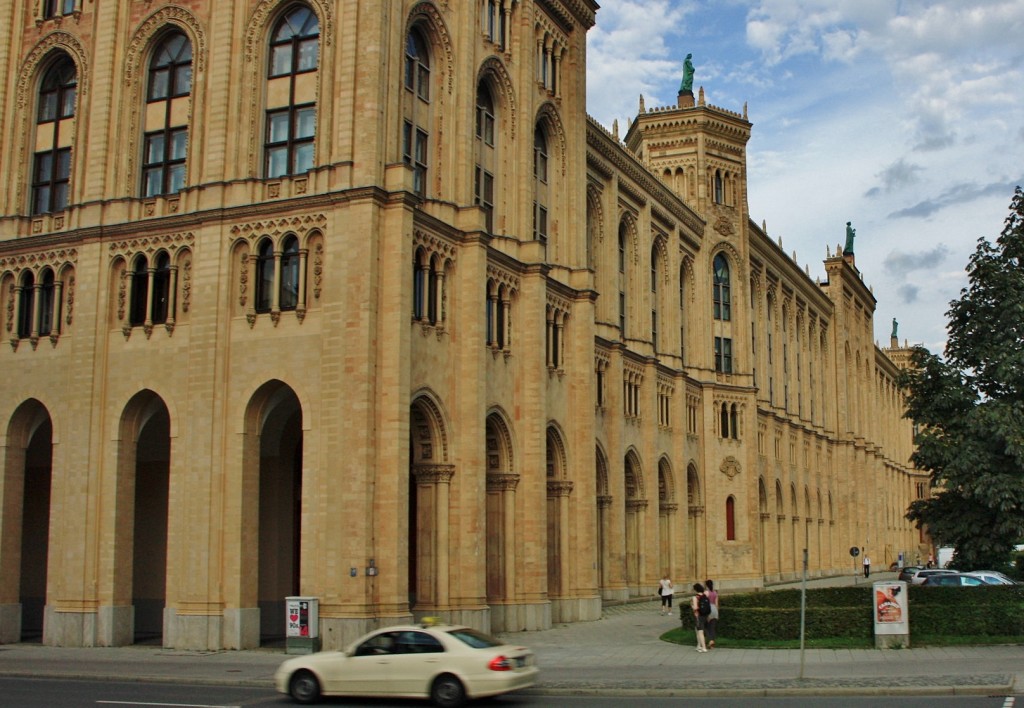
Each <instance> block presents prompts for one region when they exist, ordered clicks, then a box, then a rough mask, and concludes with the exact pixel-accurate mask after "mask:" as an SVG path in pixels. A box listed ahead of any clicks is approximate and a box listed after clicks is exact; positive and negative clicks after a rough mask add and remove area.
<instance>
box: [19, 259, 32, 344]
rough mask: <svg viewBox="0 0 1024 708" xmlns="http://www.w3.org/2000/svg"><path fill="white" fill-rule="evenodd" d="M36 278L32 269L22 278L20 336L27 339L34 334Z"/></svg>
mask: <svg viewBox="0 0 1024 708" xmlns="http://www.w3.org/2000/svg"><path fill="white" fill-rule="evenodd" d="M35 286H36V278H35V275H33V273H32V271H30V270H26V271H25V275H23V276H22V278H21V297H19V298H18V337H19V338H21V339H25V338H26V337H31V336H32V311H33V308H34V305H35V297H36V288H35Z"/></svg>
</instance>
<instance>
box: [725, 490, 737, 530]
mask: <svg viewBox="0 0 1024 708" xmlns="http://www.w3.org/2000/svg"><path fill="white" fill-rule="evenodd" d="M725 540H726V541H735V540H736V499H735V498H734V497H732V496H731V495H730V496H729V497H726V500H725Z"/></svg>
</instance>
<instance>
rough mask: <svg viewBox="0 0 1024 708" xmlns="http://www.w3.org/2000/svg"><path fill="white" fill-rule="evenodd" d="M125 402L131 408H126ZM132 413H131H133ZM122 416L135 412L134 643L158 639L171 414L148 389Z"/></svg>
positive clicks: (124, 440)
mask: <svg viewBox="0 0 1024 708" xmlns="http://www.w3.org/2000/svg"><path fill="white" fill-rule="evenodd" d="M131 408H137V410H136V411H131V410H130V409H131ZM135 413H138V415H137V416H135V415H134V414H135ZM126 417H135V420H134V421H133V422H134V423H135V425H137V427H136V428H135V430H136V431H137V435H138V437H137V438H132V437H127V438H122V444H129V445H130V444H132V442H133V441H134V444H135V455H134V457H135V468H134V470H131V473H133V477H134V482H135V484H134V488H135V491H134V501H133V509H134V512H133V519H132V539H133V541H132V590H131V604H132V607H133V608H134V613H135V620H134V621H135V625H134V626H135V635H134V637H133V638H132V640H133V641H134V642H136V643H155V644H159V643H161V641H162V638H163V615H164V607H165V605H166V600H167V504H168V493H169V488H170V465H171V418H170V415H169V414H168V412H167V406H165V405H164V402H163V401H162V400H161V399H160V397H159V396H157V395H156V394H154V393H152V392H151V391H145V392H142V393H140V394H138V395H137V396H136V397H135V398H134V399H132V402H131V403H129V411H128V412H126Z"/></svg>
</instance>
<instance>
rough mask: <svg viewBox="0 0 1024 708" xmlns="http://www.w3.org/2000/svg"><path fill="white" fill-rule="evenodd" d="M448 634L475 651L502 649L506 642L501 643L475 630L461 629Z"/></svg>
mask: <svg viewBox="0 0 1024 708" xmlns="http://www.w3.org/2000/svg"><path fill="white" fill-rule="evenodd" d="M448 634H450V635H452V636H453V637H455V638H456V639H458V640H459V641H460V642H462V643H463V644H468V645H469V646H471V647H473V648H474V649H489V648H491V647H500V646H501V645H502V644H503V643H504V642H500V641H498V640H497V639H495V638H494V637H492V636H490V635H489V634H484V633H483V632H478V631H476V630H475V629H469V628H468V627H466V628H461V629H452V630H449V632H448Z"/></svg>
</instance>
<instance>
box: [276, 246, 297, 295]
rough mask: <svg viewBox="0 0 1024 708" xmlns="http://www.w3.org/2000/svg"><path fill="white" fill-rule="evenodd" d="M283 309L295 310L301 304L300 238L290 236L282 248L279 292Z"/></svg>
mask: <svg viewBox="0 0 1024 708" xmlns="http://www.w3.org/2000/svg"><path fill="white" fill-rule="evenodd" d="M279 297H280V301H281V309H282V310H294V309H295V308H296V306H298V304H299V239H298V238H296V237H295V236H289V237H287V238H286V239H285V240H284V245H283V247H282V249H281V287H280V293H279Z"/></svg>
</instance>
